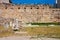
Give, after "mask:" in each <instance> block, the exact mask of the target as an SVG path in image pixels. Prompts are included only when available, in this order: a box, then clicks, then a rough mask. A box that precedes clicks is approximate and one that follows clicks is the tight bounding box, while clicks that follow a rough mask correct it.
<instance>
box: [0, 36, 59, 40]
mask: <svg viewBox="0 0 60 40" xmlns="http://www.w3.org/2000/svg"><path fill="white" fill-rule="evenodd" d="M0 40H60V39H54V38H41V39H40V38H38V39H36V38H35V39H30V37H29V36H10V37H2V38H0Z"/></svg>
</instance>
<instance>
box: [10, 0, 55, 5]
mask: <svg viewBox="0 0 60 40" xmlns="http://www.w3.org/2000/svg"><path fill="white" fill-rule="evenodd" d="M11 2H12V3H14V4H54V3H55V0H11Z"/></svg>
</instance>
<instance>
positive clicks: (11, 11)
mask: <svg viewBox="0 0 60 40" xmlns="http://www.w3.org/2000/svg"><path fill="white" fill-rule="evenodd" d="M0 17H3V18H12V19H18V20H19V21H22V22H60V8H59V9H57V8H50V6H49V5H15V4H0Z"/></svg>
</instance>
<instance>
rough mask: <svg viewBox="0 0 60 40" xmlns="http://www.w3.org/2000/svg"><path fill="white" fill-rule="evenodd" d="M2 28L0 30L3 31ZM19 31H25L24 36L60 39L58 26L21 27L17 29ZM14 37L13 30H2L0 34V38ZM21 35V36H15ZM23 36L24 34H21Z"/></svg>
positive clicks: (59, 27)
mask: <svg viewBox="0 0 60 40" xmlns="http://www.w3.org/2000/svg"><path fill="white" fill-rule="evenodd" d="M3 29H4V28H2V27H1V28H0V30H3ZM20 31H25V32H27V33H28V34H26V35H44V36H47V37H59V38H60V26H39V27H22V28H20V29H19V32H20ZM12 35H16V34H14V32H13V30H12V29H11V28H9V29H7V30H3V31H2V32H0V37H1V36H12ZM17 35H21V34H17ZM22 35H25V34H22Z"/></svg>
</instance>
